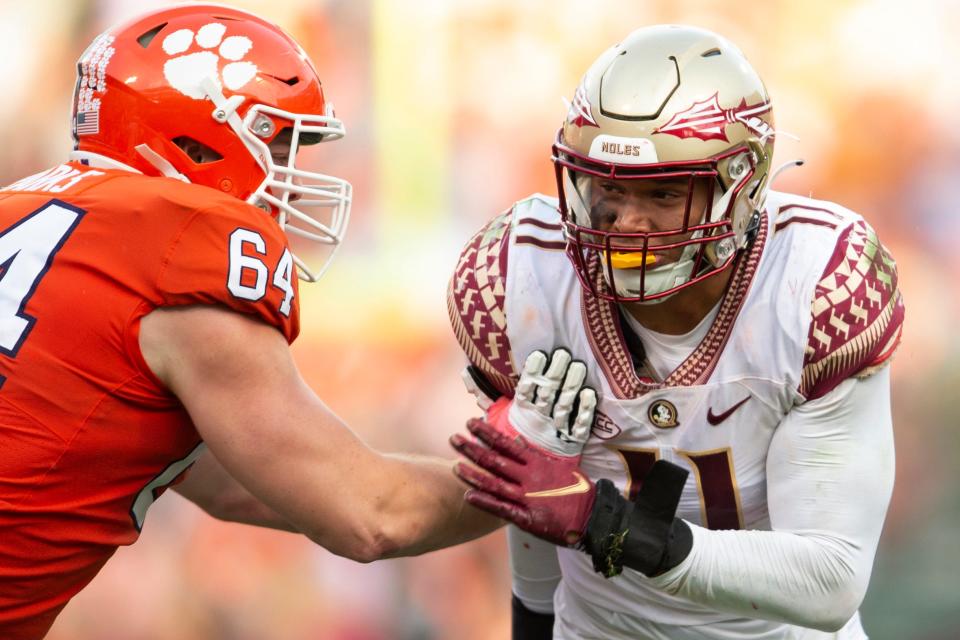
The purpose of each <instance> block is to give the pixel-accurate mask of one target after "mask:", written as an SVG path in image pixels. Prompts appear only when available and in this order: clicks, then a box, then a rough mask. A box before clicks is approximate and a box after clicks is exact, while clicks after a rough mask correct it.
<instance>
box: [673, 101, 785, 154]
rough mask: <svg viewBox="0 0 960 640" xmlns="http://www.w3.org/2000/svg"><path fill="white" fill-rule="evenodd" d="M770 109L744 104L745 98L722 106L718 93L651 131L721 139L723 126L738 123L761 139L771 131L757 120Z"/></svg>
mask: <svg viewBox="0 0 960 640" xmlns="http://www.w3.org/2000/svg"><path fill="white" fill-rule="evenodd" d="M770 109H771V106H770V103H769V102H761V103H759V104H754V105H749V106H748V105H747V101H746V100H741V101H740V104H739V105H738V106H736V107H734V108H733V109H723V108H722V107H721V106H720V102H719V100H718V94H716V93H715V94H713V96H712V97H710V98H708V99H706V100H703V101H702V102H694V103H693V106H691V107H689V108H687V109H684V110H683V111H680V112H678V113H676V114H674V116H673V117H672V118H670V121H669V122H667V124H665V125H663V126H662V127H660V128H658V129H657V130H656V131H654V133H668V134H670V135H672V136H677V137H678V138H699V139H701V140H723V141H724V142H729V141H730V140H729V138H727V125H730V124H735V123H740V124H742V125H743V126H745V127H746V128H747V129H749V130H750V131H753V132H754V133H755V134H757V135H759V136H760V137H761V138H763V137H765V136H768V135H769V134H770V133H772V131H773V129H772V128H771V127H770V125H769V124H767V123H766V122H764V121H763V120H762V119H761V116H762V115H763V114H765V113H768V112H769V111H770Z"/></svg>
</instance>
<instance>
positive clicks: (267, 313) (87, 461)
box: [0, 163, 299, 640]
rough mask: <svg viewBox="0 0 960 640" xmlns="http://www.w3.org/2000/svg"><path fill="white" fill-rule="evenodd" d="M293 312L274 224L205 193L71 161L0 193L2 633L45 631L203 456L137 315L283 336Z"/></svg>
mask: <svg viewBox="0 0 960 640" xmlns="http://www.w3.org/2000/svg"><path fill="white" fill-rule="evenodd" d="M297 303H298V297H297V278H296V269H295V268H294V266H293V261H292V256H291V253H290V251H289V247H288V244H287V240H286V237H285V236H284V234H283V232H282V230H281V229H280V228H279V226H278V225H277V224H276V222H274V221H273V220H272V219H271V218H270V217H269V216H268V215H266V214H264V213H263V212H262V211H260V210H259V209H257V208H255V207H252V206H250V205H248V204H246V203H244V202H242V201H240V200H237V199H235V198H233V197H230V196H228V195H226V194H222V193H219V192H218V191H216V190H213V189H210V188H207V187H200V186H194V185H187V184H184V183H181V182H178V181H176V180H172V179H167V178H153V177H145V176H143V175H140V174H135V173H131V172H126V171H119V170H108V169H92V168H90V167H86V166H84V165H82V164H79V163H70V164H66V165H61V166H60V167H57V168H54V169H51V170H49V171H46V172H43V173H41V174H37V175H35V176H31V177H30V178H26V179H24V180H21V181H19V182H17V183H15V184H13V185H10V186H8V187H6V188H4V189H2V190H0V377H2V386H0V637H2V638H5V639H7V640H21V639H33V638H40V637H42V636H43V635H44V634H45V633H46V631H47V630H48V629H49V627H50V625H51V624H52V622H53V619H54V618H55V617H56V615H57V613H58V612H59V611H60V609H61V608H62V607H63V606H64V605H65V604H66V603H67V601H68V600H69V599H70V598H71V597H72V596H73V595H74V594H75V593H77V592H78V591H79V590H80V589H81V588H83V587H84V586H85V585H86V584H87V583H88V582H89V581H90V580H91V579H92V578H93V576H94V575H96V573H97V571H98V570H99V569H100V567H101V566H103V564H104V563H105V562H106V561H107V559H108V558H109V557H110V556H111V555H112V554H113V552H114V551H115V549H116V547H117V546H118V545H125V544H131V543H132V542H134V541H135V540H136V539H137V536H138V534H139V530H140V528H141V527H142V525H143V519H144V516H145V513H146V510H147V507H149V505H150V504H151V503H152V502H153V501H154V500H155V499H156V497H157V496H158V495H159V494H160V493H162V492H163V490H164V489H165V488H166V487H167V486H169V485H170V484H171V483H173V482H175V481H177V480H178V479H179V478H182V476H183V473H184V472H185V471H186V470H187V468H189V466H190V464H192V462H193V460H194V459H195V458H196V456H197V455H199V453H200V451H201V447H200V445H201V440H200V436H199V435H198V434H197V432H196V430H195V429H194V427H193V424H192V423H191V421H190V417H189V416H188V415H187V413H186V411H185V410H184V408H183V406H182V405H181V404H180V403H179V401H178V400H177V398H176V397H175V396H173V395H172V394H171V393H170V392H169V391H168V390H167V389H166V388H165V387H164V386H163V385H162V384H161V383H160V382H159V381H158V380H157V379H156V378H155V377H154V376H153V374H152V373H151V371H150V370H149V368H148V367H147V365H146V363H145V362H144V360H143V357H142V355H141V353H140V347H139V342H138V335H139V326H140V320H141V318H143V316H144V315H146V314H147V313H149V312H150V311H152V310H153V309H155V308H157V307H170V306H179V305H193V304H217V305H223V306H225V307H228V308H230V309H232V310H234V311H236V312H239V313H244V314H249V315H253V316H256V317H258V318H259V319H260V320H262V321H263V322H266V323H269V324H270V325H273V326H275V327H276V328H277V329H278V330H279V331H281V332H282V333H283V335H284V336H285V337H286V339H287V341H288V342H292V341H293V340H294V338H295V337H296V335H297V332H298V330H299V311H298V304H297Z"/></svg>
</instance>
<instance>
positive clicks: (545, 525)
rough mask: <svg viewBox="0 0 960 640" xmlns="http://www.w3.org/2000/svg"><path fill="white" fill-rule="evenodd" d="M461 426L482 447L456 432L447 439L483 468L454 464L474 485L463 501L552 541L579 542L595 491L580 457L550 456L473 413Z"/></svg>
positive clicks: (567, 543) (463, 478) (458, 471)
mask: <svg viewBox="0 0 960 640" xmlns="http://www.w3.org/2000/svg"><path fill="white" fill-rule="evenodd" d="M467 429H469V430H470V433H472V434H473V435H474V436H476V437H477V438H478V439H479V440H480V441H481V442H483V444H484V445H486V447H484V446H483V445H481V444H478V443H476V442H472V441H470V440H469V439H467V438H465V437H463V436H462V435H460V434H455V435H454V436H452V437H451V438H450V444H451V445H453V448H454V449H456V450H457V451H459V452H460V453H461V454H463V455H464V456H465V457H466V458H467V459H469V460H470V461H471V462H473V463H474V464H476V465H477V466H478V467H480V468H481V469H484V470H486V471H489V473H486V472H485V471H481V470H479V469H477V468H475V467H472V466H470V465H467V464H464V463H463V462H459V463H457V465H456V466H455V467H454V473H456V474H457V476H458V477H459V478H460V479H461V480H463V481H464V482H466V483H467V484H468V485H470V486H471V487H473V488H474V489H471V490H470V491H467V494H466V500H467V502H469V503H470V504H472V505H473V506H475V507H477V508H479V509H483V510H484V511H489V512H490V513H492V514H494V515H496V516H498V517H500V518H503V519H504V520H507V521H509V522H512V523H514V524H516V525H517V526H518V527H520V528H521V529H523V530H525V531H529V532H530V533H532V534H533V535H535V536H537V537H540V538H543V539H544V540H548V541H549V542H552V543H554V544H558V545H563V546H572V545H575V544H577V543H578V542H580V540H581V539H582V538H583V534H584V531H585V530H586V528H587V520H588V519H589V518H590V513H591V511H592V509H593V501H594V497H595V494H596V490H595V488H594V485H593V482H591V481H590V480H589V479H588V478H587V477H586V476H584V475H583V473H581V471H580V468H579V462H580V456H579V455H576V456H560V455H556V454H553V453H551V452H549V451H546V450H545V449H541V448H540V447H537V446H536V445H533V444H531V443H530V442H528V441H527V440H526V439H525V438H523V437H522V436H517V437H516V438H510V437H509V436H507V435H505V434H503V433H501V432H499V431H497V429H496V428H495V427H494V426H493V425H491V424H489V423H488V422H484V421H483V420H481V419H479V418H472V419H471V420H469V421H468V422H467ZM487 447H489V448H487Z"/></svg>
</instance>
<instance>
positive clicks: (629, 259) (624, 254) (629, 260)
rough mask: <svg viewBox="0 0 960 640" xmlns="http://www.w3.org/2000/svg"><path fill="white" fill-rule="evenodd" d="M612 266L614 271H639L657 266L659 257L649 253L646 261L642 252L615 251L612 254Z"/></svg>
mask: <svg viewBox="0 0 960 640" xmlns="http://www.w3.org/2000/svg"><path fill="white" fill-rule="evenodd" d="M604 258H606V256H604ZM610 264H611V265H613V268H614V269H637V268H639V267H644V266H646V267H649V266H650V265H654V264H657V257H656V256H655V255H653V254H652V253H648V254H647V255H646V259H644V255H643V252H642V251H613V252H611V253H610Z"/></svg>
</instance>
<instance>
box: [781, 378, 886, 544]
mask: <svg viewBox="0 0 960 640" xmlns="http://www.w3.org/2000/svg"><path fill="white" fill-rule="evenodd" d="M893 478H894V448H893V425H892V417H891V413H890V370H889V367H885V368H883V369H881V370H880V371H878V372H877V373H876V374H875V375H873V376H870V377H868V378H865V379H848V380H846V381H845V382H843V383H841V384H840V385H839V386H837V387H836V388H835V389H833V390H832V391H831V392H830V393H828V394H827V395H825V396H823V397H822V398H818V399H817V400H812V401H808V402H806V403H804V404H802V405H800V406H798V407H795V408H794V409H793V410H792V411H791V412H790V413H789V414H788V415H787V417H786V418H785V419H784V420H783V422H782V423H781V424H780V426H779V427H778V428H777V432H776V434H774V437H773V441H772V442H771V445H770V450H769V454H768V457H767V494H768V505H769V511H770V521H771V526H772V527H773V529H775V530H781V531H790V532H794V533H811V534H818V533H823V534H826V535H836V536H837V537H840V538H844V539H846V540H850V541H852V540H857V541H859V542H860V543H862V544H863V545H865V547H866V548H865V549H864V551H867V552H868V554H869V560H870V561H872V557H873V552H874V550H875V548H876V544H877V541H878V539H879V536H880V530H881V528H882V525H883V519H884V516H885V514H886V509H887V505H888V503H889V500H890V494H891V492H892V489H893Z"/></svg>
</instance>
